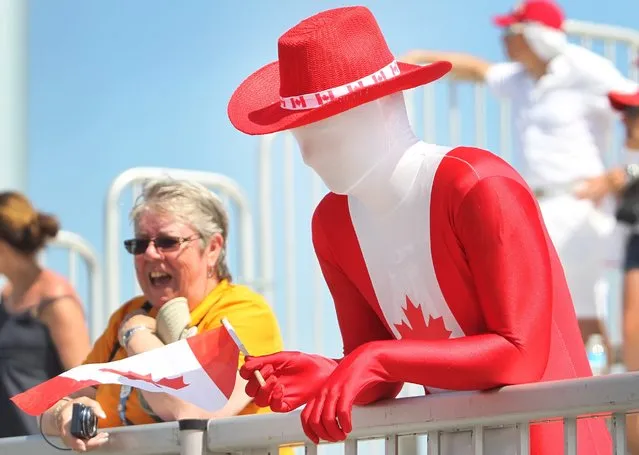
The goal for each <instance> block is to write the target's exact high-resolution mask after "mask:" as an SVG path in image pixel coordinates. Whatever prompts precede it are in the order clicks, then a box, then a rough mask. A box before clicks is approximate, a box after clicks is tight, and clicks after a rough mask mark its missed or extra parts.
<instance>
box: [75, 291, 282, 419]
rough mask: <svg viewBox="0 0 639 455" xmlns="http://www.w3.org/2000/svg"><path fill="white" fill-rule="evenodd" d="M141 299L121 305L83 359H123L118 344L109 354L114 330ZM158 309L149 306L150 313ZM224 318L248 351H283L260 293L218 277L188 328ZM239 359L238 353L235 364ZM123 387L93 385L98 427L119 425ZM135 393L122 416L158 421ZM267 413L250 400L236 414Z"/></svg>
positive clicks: (114, 342) (202, 328)
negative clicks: (101, 414) (102, 416)
mask: <svg viewBox="0 0 639 455" xmlns="http://www.w3.org/2000/svg"><path fill="white" fill-rule="evenodd" d="M145 302H146V300H145V298H144V297H143V296H140V297H136V298H134V299H132V300H130V301H128V302H127V303H125V304H124V305H122V306H121V307H120V308H119V309H118V310H117V311H116V312H115V313H114V314H113V315H112V316H111V318H110V319H109V324H108V326H107V328H106V330H105V331H104V333H103V334H102V335H101V336H100V338H98V340H97V341H96V342H95V344H94V346H93V349H92V350H91V352H90V353H89V355H88V357H87V358H86V360H85V361H84V363H104V362H108V361H109V360H120V359H122V358H124V357H126V355H127V354H126V351H125V350H124V349H122V348H118V349H117V352H115V356H113V358H112V359H111V358H110V357H111V355H112V354H113V351H114V349H115V347H116V346H119V344H118V329H119V327H120V324H121V322H122V320H123V319H124V318H125V316H126V315H127V314H130V313H131V312H133V311H135V310H138V309H140V308H142V306H143V305H144V303H145ZM156 313H157V311H156V310H155V309H154V308H153V309H151V310H150V311H149V315H150V316H155V314H156ZM223 317H226V318H227V319H228V320H229V322H230V323H231V324H232V325H233V327H234V328H235V331H236V332H237V335H238V336H239V338H240V340H242V342H243V343H244V345H245V346H246V349H247V350H248V352H249V353H250V354H251V355H255V356H259V355H266V354H272V353H274V352H279V351H281V350H282V349H283V343H282V337H281V334H280V329H279V326H278V323H277V320H276V318H275V314H274V313H273V310H272V309H271V307H270V306H269V305H268V304H267V303H266V301H265V300H264V297H262V296H261V295H259V294H257V293H256V292H254V291H252V290H251V289H249V288H248V287H246V286H241V285H235V284H231V283H229V282H228V281H226V280H224V281H221V282H220V283H219V284H218V285H217V287H216V288H215V289H213V291H211V293H210V294H209V295H207V296H206V298H205V299H204V300H203V301H202V303H200V304H199V305H198V306H197V307H196V308H195V309H193V311H191V326H196V327H197V328H198V333H201V332H204V331H206V330H210V329H214V328H216V327H220V326H221V325H222V322H221V320H222V318H223ZM243 363H244V356H242V355H241V354H240V359H239V366H241V365H242V364H243ZM121 389H122V387H121V386H120V385H118V384H102V385H99V386H98V388H97V395H96V400H97V401H98V402H99V403H100V405H101V406H102V408H103V409H104V412H105V413H106V415H107V418H106V419H100V422H99V424H100V427H101V428H107V427H116V426H121V425H123V423H122V421H121V418H120V414H119V411H118V405H119V403H120V401H121V398H120V392H121ZM139 397H140V395H139V394H138V393H130V394H129V395H128V397H127V398H126V400H125V403H126V404H125V408H126V411H125V414H124V415H125V419H126V421H127V423H128V424H129V425H140V424H147V423H155V422H157V418H156V417H154V416H151V415H149V414H148V413H147V412H146V411H145V410H144V409H143V407H142V405H141V403H140V399H139ZM264 412H270V409H269V408H259V407H258V406H257V405H255V404H254V403H250V404H249V405H248V406H247V407H246V408H244V410H243V411H242V412H241V413H240V414H242V415H245V414H258V413H264Z"/></svg>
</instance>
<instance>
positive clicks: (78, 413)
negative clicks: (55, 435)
mask: <svg viewBox="0 0 639 455" xmlns="http://www.w3.org/2000/svg"><path fill="white" fill-rule="evenodd" d="M58 406H59V407H58V408H56V409H55V411H54V419H55V424H56V427H57V428H58V430H59V433H60V438H61V439H62V441H63V442H64V444H65V445H66V446H67V447H69V448H70V449H72V450H75V451H80V452H85V451H87V450H92V449H95V448H97V447H100V446H102V445H104V444H105V443H107V442H108V440H109V434H108V433H105V432H98V417H102V418H104V417H106V414H105V413H104V411H103V410H102V407H101V406H100V404H99V403H98V402H97V401H95V400H92V399H91V398H88V397H81V398H76V399H74V400H69V401H66V402H64V403H61V404H59V405H58Z"/></svg>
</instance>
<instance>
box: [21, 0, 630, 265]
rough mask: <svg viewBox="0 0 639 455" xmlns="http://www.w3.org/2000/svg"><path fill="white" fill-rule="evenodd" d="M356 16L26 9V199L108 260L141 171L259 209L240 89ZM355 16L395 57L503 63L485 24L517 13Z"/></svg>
mask: <svg viewBox="0 0 639 455" xmlns="http://www.w3.org/2000/svg"><path fill="white" fill-rule="evenodd" d="M347 4H349V3H345V2H340V1H315V2H310V1H305V2H301V1H296V0H281V1H273V2H265V1H245V2H242V3H240V2H236V1H222V0H216V1H213V0H188V1H181V2H177V1H175V0H136V1H134V2H131V1H129V2H125V1H119V2H118V1H116V2H114V1H113V0H91V1H82V0H55V1H51V0H31V7H30V15H29V62H30V63H29V100H28V107H29V123H28V128H29V162H30V164H29V173H28V194H29V195H30V196H31V197H32V199H33V200H34V201H35V203H36V204H37V205H38V206H39V207H40V208H42V209H45V210H49V211H52V212H54V213H56V214H57V215H58V216H59V217H60V219H61V221H62V224H63V227H64V229H66V230H70V231H74V232H77V233H79V234H80V235H82V236H83V237H85V238H86V239H88V240H89V241H90V242H91V243H92V244H93V245H94V246H95V247H96V249H97V250H98V251H99V252H100V254H102V249H103V248H102V242H103V238H102V237H103V223H104V221H103V218H104V215H103V211H104V209H103V208H104V199H105V195H106V191H107V188H108V186H109V184H110V182H111V181H112V180H113V179H114V178H115V177H116V176H117V175H118V174H119V173H121V172H122V171H124V170H126V169H128V168H130V167H133V166H162V167H179V168H187V169H199V170H207V171H215V172H220V173H223V174H227V175H229V176H231V177H232V178H234V179H236V180H237V181H238V182H239V183H240V184H241V185H242V186H243V187H244V188H245V189H246V191H247V192H248V194H249V196H250V197H251V199H252V201H253V203H254V206H255V205H256V203H257V199H256V198H257V194H256V191H257V188H256V185H255V180H256V175H257V174H256V166H257V164H256V157H257V146H258V139H257V138H254V137H249V136H245V135H243V134H241V133H239V132H237V131H236V130H235V129H233V127H232V126H231V124H230V123H229V121H228V120H227V117H226V105H227V102H228V99H229V97H230V95H231V93H232V92H233V90H234V89H235V87H236V86H237V85H238V84H239V83H240V82H241V81H242V79H243V78H244V77H246V76H247V75H248V74H249V73H251V72H252V71H254V70H255V69H257V68H258V67H260V66H262V65H263V64H265V63H267V62H269V61H272V60H274V59H275V58H276V54H277V46H276V43H277V38H278V36H279V35H280V34H281V33H283V32H284V31H285V30H286V29H287V28H289V27H291V26H292V25H294V24H295V23H296V22H298V21H299V20H301V19H303V18H304V17H306V16H309V15H311V14H313V13H315V12H318V11H320V10H323V9H328V8H332V7H336V6H341V5H347ZM360 4H364V5H366V6H368V7H370V8H371V10H372V11H373V13H374V14H375V15H376V16H377V18H378V21H379V23H380V25H381V28H382V30H383V31H384V33H385V35H386V38H387V41H388V43H389V45H390V48H391V50H392V51H393V52H394V53H395V54H396V55H401V54H403V53H404V52H406V51H407V50H409V49H411V48H416V47H426V48H432V49H446V50H459V51H465V52H470V53H474V54H477V55H481V56H483V57H486V58H488V59H491V60H498V59H500V58H501V56H502V53H501V49H500V46H499V41H498V37H499V32H498V31H497V30H496V29H494V28H493V27H492V26H491V24H490V16H491V15H492V14H494V13H501V12H505V11H507V10H509V9H510V8H511V6H512V2H511V1H510V0H450V1H448V2H444V1H439V2H431V1H421V2H411V1H405V0H404V1H402V0H395V1H392V2H391V1H388V0H378V1H365V2H360ZM563 6H564V8H565V10H566V12H567V14H568V16H569V17H571V18H574V19H580V20H586V21H591V22H598V23H607V24H612V25H619V26H626V27H633V26H637V25H638V24H637V22H636V20H637V9H636V8H637V6H636V2H635V1H633V0H610V1H608V2H606V6H605V7H602V6H601V2H595V1H582V0H566V1H564V2H563ZM461 12H463V14H461ZM302 223H306V220H302ZM304 241H306V239H304Z"/></svg>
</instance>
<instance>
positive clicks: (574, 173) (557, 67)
mask: <svg viewBox="0 0 639 455" xmlns="http://www.w3.org/2000/svg"><path fill="white" fill-rule="evenodd" d="M494 23H495V24H496V25H497V26H498V27H500V28H501V29H502V30H503V43H504V47H505V51H506V54H507V56H508V58H509V59H510V62H506V63H497V64H493V63H490V62H487V61H484V60H482V59H480V58H477V57H474V56H471V55H465V54H460V53H451V52H439V51H426V50H415V51H411V52H409V53H408V54H406V55H405V56H404V57H402V58H400V60H401V61H405V62H407V63H414V64H417V63H427V62H431V61H437V60H441V59H445V60H448V61H450V62H451V63H452V64H453V70H452V75H453V77H455V78H457V79H460V80H467V81H475V82H484V83H485V84H486V85H487V87H488V88H489V90H490V91H491V92H492V93H493V94H494V95H496V96H497V97H499V98H503V99H508V100H509V101H510V102H511V113H512V119H513V125H514V128H515V134H514V137H513V138H514V146H515V147H514V152H515V157H516V161H519V162H521V164H522V167H521V169H520V170H521V173H522V175H523V177H524V178H525V179H526V183H528V184H529V185H530V186H531V187H532V189H533V191H534V193H535V195H536V197H537V199H538V200H539V205H540V207H541V211H542V214H543V217H544V222H545V224H546V228H547V229H548V232H549V233H550V237H551V239H552V240H553V243H554V245H555V247H556V248H557V251H558V253H559V257H560V259H561V262H562V265H563V267H564V272H565V274H566V279H567V281H568V286H569V289H570V292H571V296H572V300H573V304H574V306H575V310H576V313H577V317H578V319H579V324H580V328H581V332H582V337H583V339H584V341H587V340H588V338H589V337H590V335H592V334H594V333H601V334H602V335H603V336H604V337H606V338H607V334H606V330H605V327H604V324H603V321H600V318H601V315H602V313H601V311H600V308H598V306H597V298H596V292H595V283H596V282H597V280H598V279H600V278H601V277H602V275H603V274H604V272H605V263H606V259H607V258H611V257H613V256H614V255H613V254H611V253H610V250H611V249H612V247H613V245H614V244H613V243H612V240H613V235H614V234H616V233H615V231H614V227H615V222H614V218H613V217H612V216H611V214H610V213H609V212H610V210H609V208H610V206H611V205H612V204H611V202H612V201H611V200H610V199H608V198H606V196H607V195H609V193H610V192H611V191H612V190H613V188H612V187H611V182H610V180H609V179H608V177H607V175H606V172H605V171H606V170H605V166H604V161H603V156H604V155H605V154H606V153H611V152H612V151H609V150H607V149H606V146H607V140H606V138H607V133H608V132H609V131H611V127H612V125H613V124H614V122H615V120H616V119H615V117H616V116H615V112H614V110H613V109H612V108H611V106H610V103H609V102H608V97H607V95H608V92H610V91H620V92H630V91H632V90H633V89H634V87H635V86H636V84H635V83H634V82H632V81H630V80H628V79H626V78H625V77H624V76H623V75H622V74H621V73H620V72H619V71H618V70H617V69H616V68H615V67H614V65H613V64H612V63H611V62H610V61H608V60H606V59H605V58H604V57H602V56H599V55H597V54H595V53H593V52H591V51H589V50H587V49H585V48H583V47H580V46H577V45H574V44H570V43H569V42H568V39H567V37H566V34H565V32H564V31H563V26H564V13H563V11H562V10H561V8H560V7H559V5H557V4H556V3H555V2H553V1H552V0H527V1H524V2H522V3H521V4H520V5H519V6H518V7H517V8H515V10H514V11H513V12H511V13H509V14H506V15H501V16H497V17H495V18H494Z"/></svg>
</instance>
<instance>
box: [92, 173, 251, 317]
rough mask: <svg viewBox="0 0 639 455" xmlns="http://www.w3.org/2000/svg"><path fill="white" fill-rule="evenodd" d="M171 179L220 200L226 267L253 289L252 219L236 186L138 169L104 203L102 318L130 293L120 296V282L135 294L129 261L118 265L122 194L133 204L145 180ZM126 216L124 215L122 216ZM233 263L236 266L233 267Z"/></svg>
mask: <svg viewBox="0 0 639 455" xmlns="http://www.w3.org/2000/svg"><path fill="white" fill-rule="evenodd" d="M167 176H168V177H172V178H175V179H180V180H190V181H193V182H199V183H201V184H202V185H204V186H206V187H207V188H209V189H210V190H211V191H213V192H214V193H215V194H216V195H217V196H219V197H220V199H221V200H222V202H223V203H224V205H225V206H226V208H227V210H228V211H229V216H230V229H229V230H230V233H229V248H228V259H229V266H230V267H231V269H234V267H233V266H234V265H237V267H236V268H237V270H238V271H239V276H238V278H237V280H236V281H238V282H242V283H245V284H248V285H254V286H256V285H257V283H255V271H254V270H255V258H254V254H255V249H254V242H253V216H252V214H251V210H250V205H249V202H248V198H247V197H246V195H245V194H244V191H243V190H242V189H241V188H240V186H239V185H238V184H237V183H236V182H235V181H234V180H232V179H231V178H229V177H227V176H225V175H221V174H215V173H212V172H202V171H193V170H186V169H169V168H152V167H138V168H132V169H128V170H126V171H124V172H123V173H122V174H120V175H119V176H118V177H117V178H116V179H115V180H114V181H113V183H112V184H111V186H110V188H109V191H108V194H107V200H106V213H105V239H104V250H105V251H104V254H105V270H106V281H105V286H106V305H105V311H106V317H109V316H110V315H111V313H113V311H115V310H116V309H117V308H118V307H119V306H120V305H121V304H122V303H123V302H124V301H125V300H127V299H129V298H131V297H132V294H131V293H127V294H125V295H121V292H122V288H121V286H120V283H121V281H122V280H127V279H129V280H130V279H131V277H133V280H132V283H133V286H135V291H136V292H137V293H138V294H139V288H138V287H137V286H138V284H137V280H136V279H135V278H134V272H133V266H132V261H128V262H125V261H121V260H120V252H121V251H123V247H122V243H121V239H122V235H121V233H122V232H123V231H124V230H126V229H127V227H126V221H125V220H126V215H124V218H123V212H124V211H123V203H122V201H121V199H122V194H123V193H124V192H125V190H127V189H128V190H130V191H131V193H132V194H131V196H132V197H131V199H130V200H131V201H134V200H135V198H136V197H137V196H138V194H139V191H140V185H142V184H143V183H144V182H145V181H146V180H148V179H154V178H162V177H167ZM125 213H126V214H128V211H127V212H125ZM234 259H235V262H236V263H237V264H234Z"/></svg>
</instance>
